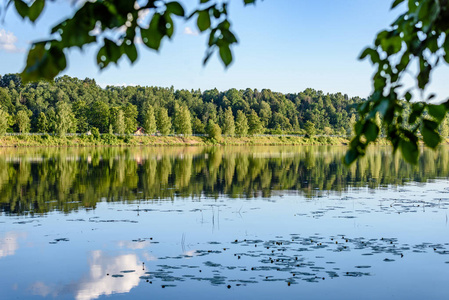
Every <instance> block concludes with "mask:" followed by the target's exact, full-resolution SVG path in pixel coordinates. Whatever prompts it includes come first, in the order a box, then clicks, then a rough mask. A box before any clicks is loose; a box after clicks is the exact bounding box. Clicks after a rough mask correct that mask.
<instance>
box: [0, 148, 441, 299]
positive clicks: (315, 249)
mask: <svg viewBox="0 0 449 300" xmlns="http://www.w3.org/2000/svg"><path fill="white" fill-rule="evenodd" d="M344 151H345V148H344V147H216V148H199V147H186V148H177V147H171V148H162V147H161V148H82V149H75V148H67V149H41V148H30V149H0V209H1V213H0V298H1V299H42V298H45V299H78V300H88V299H106V298H107V299H109V298H113V299H115V298H121V299H123V298H129V299H150V298H151V299H178V298H179V299H210V298H211V297H213V298H214V299H233V298H237V299H243V298H245V299H276V298H287V299H299V298H302V299H323V298H329V299H447V297H448V289H447V286H448V284H449V226H448V208H449V184H448V183H449V179H448V178H449V148H442V149H440V150H438V151H436V152H433V151H430V150H423V153H422V155H421V158H420V161H419V164H418V166H410V165H407V164H406V163H404V162H403V161H402V160H401V159H400V158H398V157H397V156H393V155H392V153H391V151H390V149H389V148H373V149H371V151H370V152H369V153H368V154H367V157H365V158H364V159H363V160H361V161H359V162H357V163H356V164H354V165H353V166H351V167H350V168H346V167H345V166H343V165H342V163H341V157H342V156H343V154H344Z"/></svg>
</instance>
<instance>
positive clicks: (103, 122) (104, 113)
mask: <svg viewBox="0 0 449 300" xmlns="http://www.w3.org/2000/svg"><path fill="white" fill-rule="evenodd" d="M109 117H110V115H109V105H108V104H107V103H106V102H104V101H102V100H96V101H94V102H93V103H92V106H91V110H90V113H89V124H90V125H91V126H92V127H96V128H97V129H98V130H99V131H100V132H108V130H109Z"/></svg>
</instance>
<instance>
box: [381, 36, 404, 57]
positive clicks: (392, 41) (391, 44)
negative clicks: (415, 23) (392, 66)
mask: <svg viewBox="0 0 449 300" xmlns="http://www.w3.org/2000/svg"><path fill="white" fill-rule="evenodd" d="M380 45H381V47H382V50H384V51H385V52H387V54H388V55H392V54H395V53H398V52H399V51H401V48H402V39H401V37H400V36H392V37H387V38H383V39H381V40H380Z"/></svg>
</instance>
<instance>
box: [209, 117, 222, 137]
mask: <svg viewBox="0 0 449 300" xmlns="http://www.w3.org/2000/svg"><path fill="white" fill-rule="evenodd" d="M207 135H208V136H209V138H211V139H214V140H216V141H219V140H220V139H221V128H220V126H219V125H218V124H215V122H214V121H212V120H209V123H208V124H207Z"/></svg>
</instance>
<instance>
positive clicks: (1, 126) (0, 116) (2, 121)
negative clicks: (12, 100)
mask: <svg viewBox="0 0 449 300" xmlns="http://www.w3.org/2000/svg"><path fill="white" fill-rule="evenodd" d="M8 128H9V114H8V113H7V112H6V111H4V110H2V109H1V108H0V136H2V135H4V134H5V133H6V131H7V130H8Z"/></svg>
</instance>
